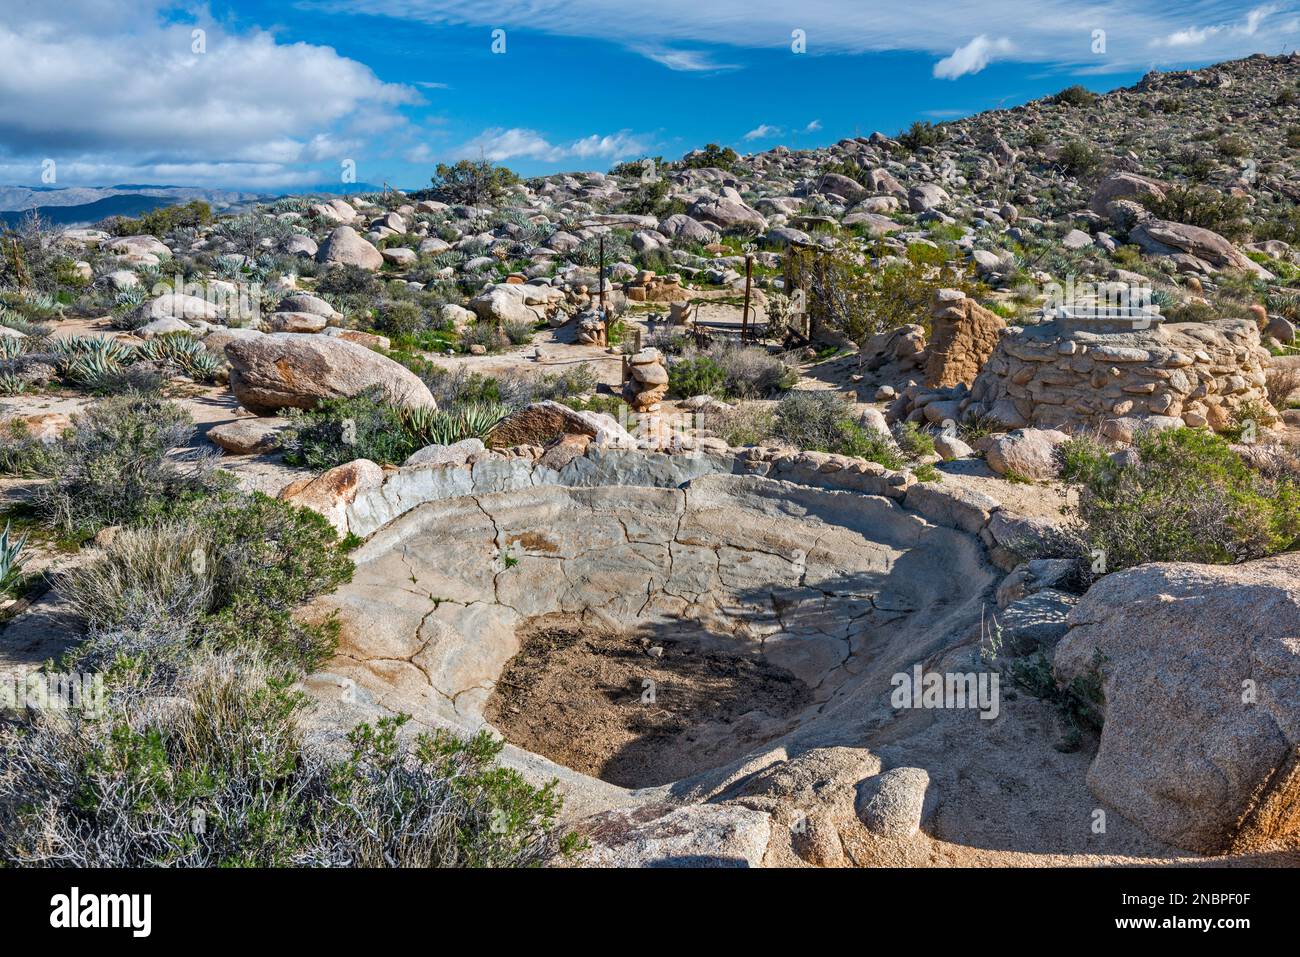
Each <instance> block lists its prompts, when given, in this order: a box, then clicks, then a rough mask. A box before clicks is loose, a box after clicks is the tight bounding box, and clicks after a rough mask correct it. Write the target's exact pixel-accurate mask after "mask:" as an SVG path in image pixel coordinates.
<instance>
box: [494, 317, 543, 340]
mask: <svg viewBox="0 0 1300 957" xmlns="http://www.w3.org/2000/svg"><path fill="white" fill-rule="evenodd" d="M501 331H502V332H503V333H505V337H506V339H508V340H509V341H510V344H511V345H512V346H526V345H528V343H530V342H532V341H533V335H534V333H536V331H537V328H536V326H535V325H534V324H533V323H531V322H528V321H527V320H519V319H507V320H506V321H505V322H503V323H501Z"/></svg>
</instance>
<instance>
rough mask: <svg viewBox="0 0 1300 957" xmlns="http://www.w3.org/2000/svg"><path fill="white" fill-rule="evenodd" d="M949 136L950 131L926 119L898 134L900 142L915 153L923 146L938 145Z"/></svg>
mask: <svg viewBox="0 0 1300 957" xmlns="http://www.w3.org/2000/svg"><path fill="white" fill-rule="evenodd" d="M947 138H948V131H947V130H946V129H944V128H943V127H942V126H937V125H935V124H933V123H927V122H924V121H917V122H916V123H913V124H912V125H911V126H910V127H908V129H907V131H906V132H905V133H899V134H898V142H899V143H901V144H902V145H903V148H904V149H906V150H908V151H910V152H913V153H915V152H916V151H917V150H919V149H920V148H921V147H923V146H938V145H939V144H940V143H942V142H943V141H944V140H946V139H947Z"/></svg>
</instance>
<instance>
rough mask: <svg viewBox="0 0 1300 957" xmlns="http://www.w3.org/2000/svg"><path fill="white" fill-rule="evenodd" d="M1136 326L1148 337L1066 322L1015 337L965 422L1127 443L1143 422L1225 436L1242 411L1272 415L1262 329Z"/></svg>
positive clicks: (1229, 322) (987, 371)
mask: <svg viewBox="0 0 1300 957" xmlns="http://www.w3.org/2000/svg"><path fill="white" fill-rule="evenodd" d="M1133 325H1138V326H1142V325H1144V326H1146V328H1130V329H1128V330H1127V331H1119V330H1117V329H1115V328H1114V325H1113V324H1105V323H1103V324H1099V325H1097V324H1090V323H1089V322H1087V321H1080V320H1074V319H1070V318H1067V317H1060V318H1057V319H1054V320H1052V321H1050V322H1045V323H1042V324H1040V325H1036V326H1012V327H1009V328H1007V329H1006V330H1005V332H1004V333H1003V334H1002V336H1001V338H1000V339H999V340H998V344H997V347H996V349H995V350H994V352H993V355H992V356H991V357H990V358H989V360H988V362H987V364H986V365H985V366H984V368H983V370H982V371H981V372H980V374H979V376H978V377H977V378H976V379H975V380H974V383H973V384H972V386H971V391H970V401H969V403H968V404H967V405H966V406H965V409H964V410H963V412H964V414H965V415H966V416H984V417H987V418H989V419H992V420H993V421H994V422H995V423H996V424H997V426H998V427H999V428H1002V429H1019V428H1024V427H1027V426H1033V427H1036V428H1043V429H1061V430H1063V431H1070V430H1075V429H1100V430H1101V431H1102V433H1103V434H1105V435H1107V436H1108V437H1110V438H1115V439H1124V438H1126V437H1127V436H1128V435H1131V433H1132V430H1133V428H1135V427H1136V426H1137V425H1138V424H1140V423H1142V422H1145V423H1146V424H1149V425H1154V426H1157V427H1160V426H1165V427H1174V426H1181V425H1187V426H1190V427H1193V428H1199V427H1203V426H1209V427H1210V428H1212V429H1214V430H1216V431H1222V430H1224V429H1225V428H1227V427H1228V426H1229V425H1231V424H1232V422H1233V420H1234V416H1236V415H1237V414H1238V413H1239V412H1241V411H1242V410H1243V409H1249V408H1254V407H1257V406H1263V407H1264V408H1266V409H1267V408H1269V406H1268V393H1267V390H1266V389H1265V382H1266V376H1265V364H1266V362H1267V360H1268V353H1267V352H1266V351H1265V350H1264V349H1263V348H1262V347H1261V345H1260V337H1259V330H1258V329H1257V328H1256V326H1255V324H1254V323H1252V322H1250V321H1249V320H1245V319H1219V320H1215V321H1212V322H1195V323H1176V324H1167V323H1161V322H1158V321H1157V322H1144V321H1140V320H1139V321H1136V322H1134V323H1133ZM1092 329H1097V330H1098V331H1091V330H1092Z"/></svg>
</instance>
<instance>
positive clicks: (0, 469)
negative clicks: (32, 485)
mask: <svg viewBox="0 0 1300 957" xmlns="http://www.w3.org/2000/svg"><path fill="white" fill-rule="evenodd" d="M58 456H59V445H58V444H57V443H53V442H46V441H44V440H43V439H40V438H37V437H36V436H34V435H32V432H31V429H29V428H28V427H27V423H26V422H24V421H23V420H22V419H10V420H9V421H8V422H5V423H3V424H0V475H14V476H19V477H22V478H38V477H39V478H44V477H47V476H51V475H53V474H54V473H55V471H56V469H57V468H58Z"/></svg>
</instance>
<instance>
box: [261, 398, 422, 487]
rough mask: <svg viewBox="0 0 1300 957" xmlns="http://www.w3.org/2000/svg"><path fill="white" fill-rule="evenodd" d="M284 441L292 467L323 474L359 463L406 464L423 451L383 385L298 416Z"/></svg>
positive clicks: (282, 445) (282, 436) (324, 402)
mask: <svg viewBox="0 0 1300 957" xmlns="http://www.w3.org/2000/svg"><path fill="white" fill-rule="evenodd" d="M279 441H280V448H281V449H282V450H283V452H284V460H285V461H286V462H287V463H289V464H290V465H301V466H305V467H307V468H310V469H316V470H318V471H323V470H325V469H331V468H334V466H336V465H342V464H344V463H345V462H351V461H353V460H354V459H369V460H370V461H372V462H376V463H378V464H380V465H401V464H402V462H404V461H405V460H406V458H407V457H408V456H409V455H410V454H411V453H412V452H414V451H415V450H416V449H417V448H418V446H417V445H415V444H414V440H413V439H412V437H411V435H410V434H409V432H408V431H407V429H406V426H405V424H404V423H403V420H402V414H401V411H400V410H399V409H398V407H397V406H396V405H394V404H393V403H392V402H391V401H390V399H389V397H388V395H387V394H386V393H385V392H384V390H383V389H382V388H380V387H376V388H372V389H368V390H366V391H365V392H362V393H360V394H358V395H355V396H351V397H349V398H340V399H325V400H322V401H321V402H319V403H317V405H316V407H315V408H314V409H311V410H309V411H307V412H304V413H302V414H301V415H299V416H294V417H293V419H292V421H291V422H290V424H289V426H288V427H287V428H285V429H284V430H283V431H282V432H281V433H280V440H279Z"/></svg>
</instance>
